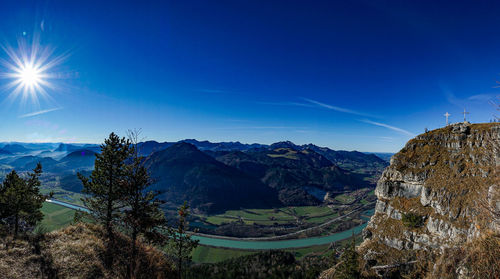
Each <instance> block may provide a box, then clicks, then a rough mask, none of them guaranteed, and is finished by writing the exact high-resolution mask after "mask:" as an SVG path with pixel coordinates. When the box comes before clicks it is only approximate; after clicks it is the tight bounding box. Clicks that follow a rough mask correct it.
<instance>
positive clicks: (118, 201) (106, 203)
mask: <svg viewBox="0 0 500 279" xmlns="http://www.w3.org/2000/svg"><path fill="white" fill-rule="evenodd" d="M129 158H130V142H129V141H128V140H126V139H125V138H121V139H120V138H119V137H118V136H117V135H116V134H115V133H111V134H110V135H109V138H108V139H106V140H105V141H104V144H102V145H101V153H100V154H96V160H95V164H94V170H93V171H92V174H91V175H90V177H89V178H87V177H85V176H83V175H82V174H80V173H78V177H79V178H80V180H81V181H82V184H83V190H82V193H84V194H87V195H88V196H87V197H85V198H83V199H82V201H83V202H84V204H85V206H86V207H87V208H88V209H89V210H90V215H91V216H92V217H93V218H94V219H95V220H96V221H97V222H98V223H101V224H102V225H104V228H105V230H106V238H107V241H106V244H107V247H106V256H105V264H106V266H107V267H111V265H112V264H113V253H114V251H113V250H114V229H115V227H116V221H118V220H119V217H120V214H121V209H123V203H122V200H123V198H124V195H125V193H124V192H125V191H124V189H123V182H124V180H125V175H126V172H127V160H128V159H129Z"/></svg>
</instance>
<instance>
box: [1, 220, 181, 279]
mask: <svg viewBox="0 0 500 279" xmlns="http://www.w3.org/2000/svg"><path fill="white" fill-rule="evenodd" d="M103 240H104V231H103V229H102V227H100V226H99V225H94V224H83V223H81V224H77V225H73V226H69V227H66V228H64V229H62V230H59V231H55V232H52V233H49V234H46V235H45V236H44V237H43V238H42V239H41V240H40V241H39V242H36V243H37V244H34V243H33V242H28V241H17V242H15V245H14V247H12V246H13V245H12V244H11V245H10V247H11V248H9V249H5V246H3V245H2V247H0V278H9V279H10V278H12V279H15V278H75V279H77V278H82V279H83V278H89V279H90V278H125V275H126V267H127V263H128V259H129V251H128V247H129V244H130V239H129V238H128V237H126V236H124V235H122V234H117V236H116V243H117V247H119V250H117V251H116V252H115V254H114V256H115V259H114V263H113V266H112V268H110V269H107V268H105V267H104V264H103V257H104V252H105V246H104V245H105V244H104V241H103ZM0 242H1V241H0ZM35 246H38V247H39V252H38V253H37V252H35V251H36V248H35ZM138 258H139V259H140V261H139V264H138V268H139V270H138V274H139V277H138V278H148V279H149V278H158V279H159V278H171V277H172V276H173V275H174V273H173V272H172V270H173V268H172V263H171V262H169V260H168V259H167V258H166V257H165V256H164V255H163V253H162V252H161V251H159V250H157V249H156V248H154V247H152V246H149V245H146V244H143V243H139V257H138ZM42 274H43V277H42Z"/></svg>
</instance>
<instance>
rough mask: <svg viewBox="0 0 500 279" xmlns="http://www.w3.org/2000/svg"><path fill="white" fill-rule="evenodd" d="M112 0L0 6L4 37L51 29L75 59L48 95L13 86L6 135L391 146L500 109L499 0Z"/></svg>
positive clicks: (51, 40)
mask: <svg viewBox="0 0 500 279" xmlns="http://www.w3.org/2000/svg"><path fill="white" fill-rule="evenodd" d="M100 2H101V1H3V2H2V3H1V4H0V26H1V27H2V28H1V29H0V42H1V43H2V45H3V46H10V47H11V48H12V49H14V50H16V51H17V50H18V41H21V42H26V43H27V44H30V43H31V42H32V41H33V38H36V37H38V38H39V45H40V46H41V47H45V48H47V49H50V50H52V51H53V53H52V55H51V56H50V57H49V60H50V59H56V58H57V57H61V56H63V57H64V59H63V61H62V62H61V63H58V64H57V65H56V66H55V67H53V68H51V69H50V72H51V74H52V77H53V78H51V79H50V80H49V81H50V82H51V85H52V86H51V87H50V88H45V90H46V92H47V95H48V96H49V98H42V97H41V96H39V97H40V100H39V103H38V104H35V103H34V102H32V101H31V100H30V98H28V100H27V101H26V102H22V100H21V99H22V98H21V97H18V98H8V96H9V94H10V93H11V92H10V91H12V90H10V91H9V90H7V89H5V88H4V89H3V90H2V91H1V93H0V94H1V95H0V97H1V100H0V101H1V102H2V105H1V107H0V117H1V118H2V119H3V121H2V124H1V125H0V141H52V142H60V141H62V142H102V140H103V139H104V138H105V137H106V136H107V135H108V134H109V133H110V132H111V131H115V132H117V133H118V134H122V135H124V134H125V131H126V130H127V129H131V128H142V131H143V136H145V137H146V138H147V139H150V140H157V141H173V140H179V139H185V138H196V139H200V140H205V139H206V140H211V141H241V142H246V143H251V142H260V143H272V142H276V141H281V140H291V141H294V142H296V143H298V144H304V143H314V144H317V145H321V146H328V147H331V148H334V149H346V150H361V151H379V152H394V151H398V150H399V149H400V148H402V147H403V146H404V144H405V143H406V141H407V140H409V139H410V138H412V137H413V136H414V135H416V134H420V133H422V132H423V131H424V129H425V128H426V127H427V128H429V129H434V128H438V127H441V126H443V125H444V123H445V118H444V116H443V114H444V113H445V112H447V111H448V112H449V113H451V118H450V120H451V121H452V122H457V121H460V120H462V119H463V116H462V115H461V114H460V113H461V111H462V110H463V109H464V107H465V108H466V109H467V110H468V111H470V113H471V114H470V115H469V116H468V119H470V121H472V122H488V121H490V119H492V118H493V114H494V109H493V107H492V106H490V105H489V104H488V100H489V99H491V98H493V97H494V96H496V95H498V94H499V93H500V92H499V90H500V89H497V88H494V87H495V85H496V81H497V80H500V75H499V73H500V55H499V49H500V36H498V30H500V28H499V27H500V21H499V20H498V12H497V11H498V10H499V8H500V7H499V6H498V5H499V4H498V3H495V2H494V1H487V2H486V1H484V2H483V1H474V2H468V3H465V2H464V3H460V1H453V2H451V1H450V2H447V1H324V2H322V1H149V2H148V1H140V3H139V2H137V1H135V2H127V1H116V2H114V3H113V2H112V1H108V2H109V3H105V4H103V3H100ZM0 58H1V59H3V60H6V61H9V56H8V55H7V54H6V53H5V52H4V51H1V52H0ZM0 71H1V72H6V71H7V72H8V71H9V69H8V68H6V67H4V66H2V68H0ZM8 82H10V81H9V80H8V79H5V78H4V79H0V86H5V85H6V84H7V83H8Z"/></svg>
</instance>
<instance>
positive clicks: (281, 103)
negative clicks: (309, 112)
mask: <svg viewBox="0 0 500 279" xmlns="http://www.w3.org/2000/svg"><path fill="white" fill-rule="evenodd" d="M257 103H258V104H261V105H271V106H294V107H308V108H313V107H315V106H314V105H313V104H306V103H298V102H257Z"/></svg>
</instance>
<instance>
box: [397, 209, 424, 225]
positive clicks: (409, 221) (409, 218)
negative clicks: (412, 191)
mask: <svg viewBox="0 0 500 279" xmlns="http://www.w3.org/2000/svg"><path fill="white" fill-rule="evenodd" d="M402 221H403V224H404V225H405V226H407V227H409V228H419V227H421V226H423V225H424V217H423V216H421V215H418V214H415V213H412V212H410V213H408V214H404V213H403V218H402Z"/></svg>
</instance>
